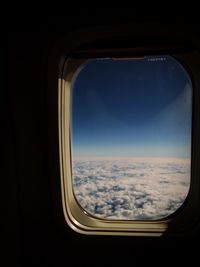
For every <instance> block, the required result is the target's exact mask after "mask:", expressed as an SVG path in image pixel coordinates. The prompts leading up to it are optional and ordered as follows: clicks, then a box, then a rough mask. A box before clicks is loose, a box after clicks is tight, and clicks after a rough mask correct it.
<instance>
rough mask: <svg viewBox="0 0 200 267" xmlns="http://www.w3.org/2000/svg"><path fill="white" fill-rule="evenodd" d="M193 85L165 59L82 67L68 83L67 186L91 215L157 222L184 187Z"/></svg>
mask: <svg viewBox="0 0 200 267" xmlns="http://www.w3.org/2000/svg"><path fill="white" fill-rule="evenodd" d="M191 121H192V83H191V80H190V77H189V75H188V73H187V72H186V70H185V69H184V68H183V66H182V65H181V64H180V63H179V62H178V61H177V60H175V59H174V58H173V57H171V56H168V55H167V56H166V55H164V56H149V57H144V58H141V59H127V60H125V59H124V60H117V59H112V58H101V59H91V60H88V61H87V62H86V63H85V64H84V65H82V66H81V67H80V69H79V70H78V72H77V75H75V78H74V80H73V83H72V96H71V136H72V139H71V141H72V144H71V145H72V167H73V168H72V179H73V190H74V194H75V197H76V199H77V201H78V203H79V204H80V205H81V207H82V208H83V209H84V210H85V211H87V212H88V213H89V214H91V215H93V216H95V217H98V218H102V219H112V220H116V219H117V220H157V219H162V218H165V217H167V216H169V215H171V214H173V213H174V212H175V211H176V210H177V209H178V208H179V207H180V206H181V205H182V204H183V202H184V201H185V199H186V196H187V194H188V191H189V187H190V165H191Z"/></svg>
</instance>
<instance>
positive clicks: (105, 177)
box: [73, 158, 190, 220]
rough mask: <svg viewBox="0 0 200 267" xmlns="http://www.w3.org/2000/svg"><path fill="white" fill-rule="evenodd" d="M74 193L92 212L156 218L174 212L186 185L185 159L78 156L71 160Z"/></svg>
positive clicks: (107, 216)
mask: <svg viewBox="0 0 200 267" xmlns="http://www.w3.org/2000/svg"><path fill="white" fill-rule="evenodd" d="M73 186H74V193H75V196H76V198H77V201H78V202H79V204H80V205H81V206H82V207H83V208H84V209H85V210H86V211H87V212H88V213H89V214H92V215H93V216H96V217H98V218H105V219H118V220H120V219H121V220H145V219H147V220H156V219H161V218H164V217H167V216H169V215H171V214H172V213H173V212H175V211H176V210H177V209H178V208H179V207H180V206H181V205H182V204H183V202H184V200H185V198H186V196H187V194H188V191H189V186H190V161H189V160H187V159H171V158H168V159H155V158H132V159H131V158H128V159H114V158H113V159H112V158H110V159H109V158H107V159H78V160H76V161H74V162H73Z"/></svg>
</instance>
